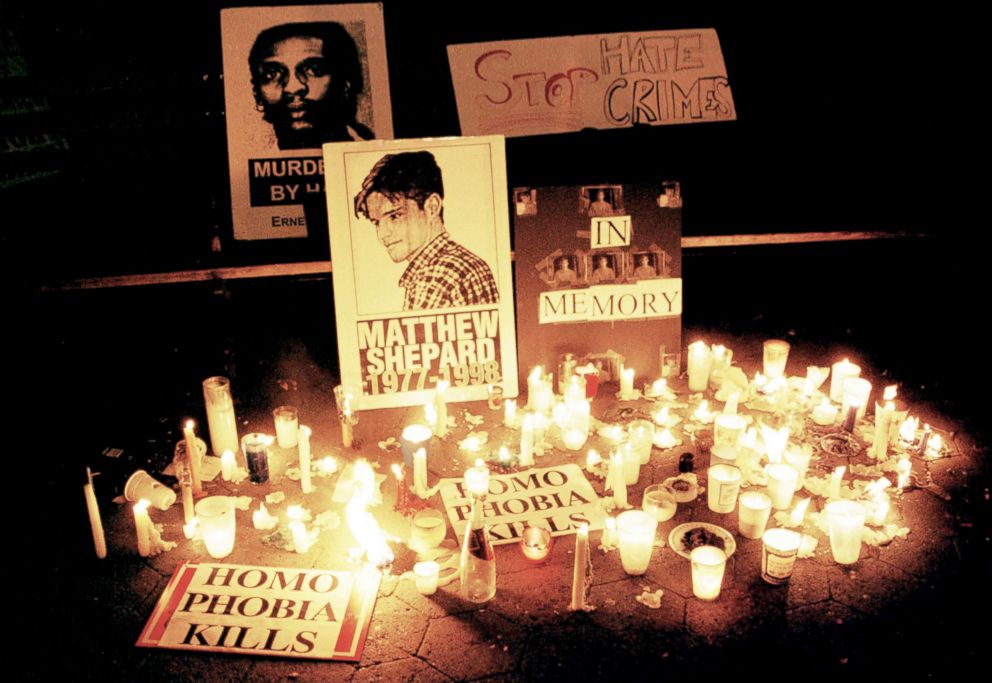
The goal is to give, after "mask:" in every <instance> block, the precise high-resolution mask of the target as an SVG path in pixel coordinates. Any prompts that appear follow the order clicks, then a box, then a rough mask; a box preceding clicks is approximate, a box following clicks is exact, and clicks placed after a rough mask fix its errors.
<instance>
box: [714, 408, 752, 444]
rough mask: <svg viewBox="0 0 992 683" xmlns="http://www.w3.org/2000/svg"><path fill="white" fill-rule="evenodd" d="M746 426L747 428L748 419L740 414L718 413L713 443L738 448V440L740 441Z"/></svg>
mask: <svg viewBox="0 0 992 683" xmlns="http://www.w3.org/2000/svg"><path fill="white" fill-rule="evenodd" d="M745 428H747V420H745V419H744V418H743V417H742V416H740V415H736V414H730V415H727V414H722V415H717V416H716V421H715V422H714V423H713V445H714V446H725V447H727V448H737V442H738V441H740V438H741V434H743V433H744V430H745Z"/></svg>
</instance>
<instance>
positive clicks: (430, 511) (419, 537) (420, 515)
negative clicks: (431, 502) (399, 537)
mask: <svg viewBox="0 0 992 683" xmlns="http://www.w3.org/2000/svg"><path fill="white" fill-rule="evenodd" d="M446 533H447V527H446V525H445V523H444V515H443V514H442V513H441V512H440V511H439V510H435V509H434V508H427V509H424V510H418V511H417V514H415V515H414V516H413V519H412V520H411V522H410V549H411V550H413V551H414V552H415V553H417V554H418V555H422V554H424V553H426V552H427V551H429V550H432V549H434V548H437V547H438V546H439V545H441V541H443V540H444V537H445V534H446Z"/></svg>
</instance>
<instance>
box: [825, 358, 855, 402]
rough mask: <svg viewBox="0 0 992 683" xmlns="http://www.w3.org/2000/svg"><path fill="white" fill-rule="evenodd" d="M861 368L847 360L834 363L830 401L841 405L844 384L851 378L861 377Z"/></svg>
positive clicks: (831, 373) (831, 369)
mask: <svg viewBox="0 0 992 683" xmlns="http://www.w3.org/2000/svg"><path fill="white" fill-rule="evenodd" d="M860 376H861V368H860V367H859V366H857V365H855V364H854V363H851V362H850V361H848V360H847V359H846V358H845V359H844V360H842V361H840V362H839V363H834V364H833V366H831V368H830V400H831V401H833V402H835V403H839V402H840V401H841V400H842V399H843V398H844V382H846V381H847V380H848V379H849V378H851V377H860Z"/></svg>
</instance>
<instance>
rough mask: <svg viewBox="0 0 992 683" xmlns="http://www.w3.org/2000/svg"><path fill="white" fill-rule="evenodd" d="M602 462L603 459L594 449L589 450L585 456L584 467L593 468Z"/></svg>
mask: <svg viewBox="0 0 992 683" xmlns="http://www.w3.org/2000/svg"><path fill="white" fill-rule="evenodd" d="M601 462H603V458H602V457H600V455H599V453H598V452H596V450H595V449H592V448H590V449H589V452H588V453H587V454H586V467H595V466H596V465H598V464H599V463H601Z"/></svg>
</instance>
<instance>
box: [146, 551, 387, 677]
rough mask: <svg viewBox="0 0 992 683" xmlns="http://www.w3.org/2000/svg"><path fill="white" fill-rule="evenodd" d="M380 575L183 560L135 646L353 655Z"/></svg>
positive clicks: (363, 632) (360, 644)
mask: <svg viewBox="0 0 992 683" xmlns="http://www.w3.org/2000/svg"><path fill="white" fill-rule="evenodd" d="M380 578H381V575H380V574H379V572H377V571H359V572H354V573H353V572H333V571H327V570H324V569H295V568H287V567H253V566H242V565H230V564H214V563H207V564H203V563H199V562H185V563H183V564H182V565H180V566H179V568H178V569H176V572H175V574H173V576H172V578H171V579H170V580H169V583H168V585H167V586H166V588H165V591H164V592H163V593H162V596H161V597H160V598H159V601H158V604H157V605H156V606H155V610H154V611H153V612H152V615H151V617H150V618H149V619H148V623H147V624H146V625H145V628H144V630H143V631H142V632H141V636H140V637H139V638H138V642H137V645H138V646H139V647H161V648H168V649H175V650H195V651H206V652H234V653H238V654H254V655H272V656H278V657H302V658H310V659H337V660H342V661H349V662H357V661H358V660H359V659H361V657H362V649H363V648H364V647H365V636H366V635H367V634H368V630H369V623H370V621H371V619H372V608H373V607H374V606H375V599H376V595H377V594H378V591H379V580H380Z"/></svg>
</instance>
